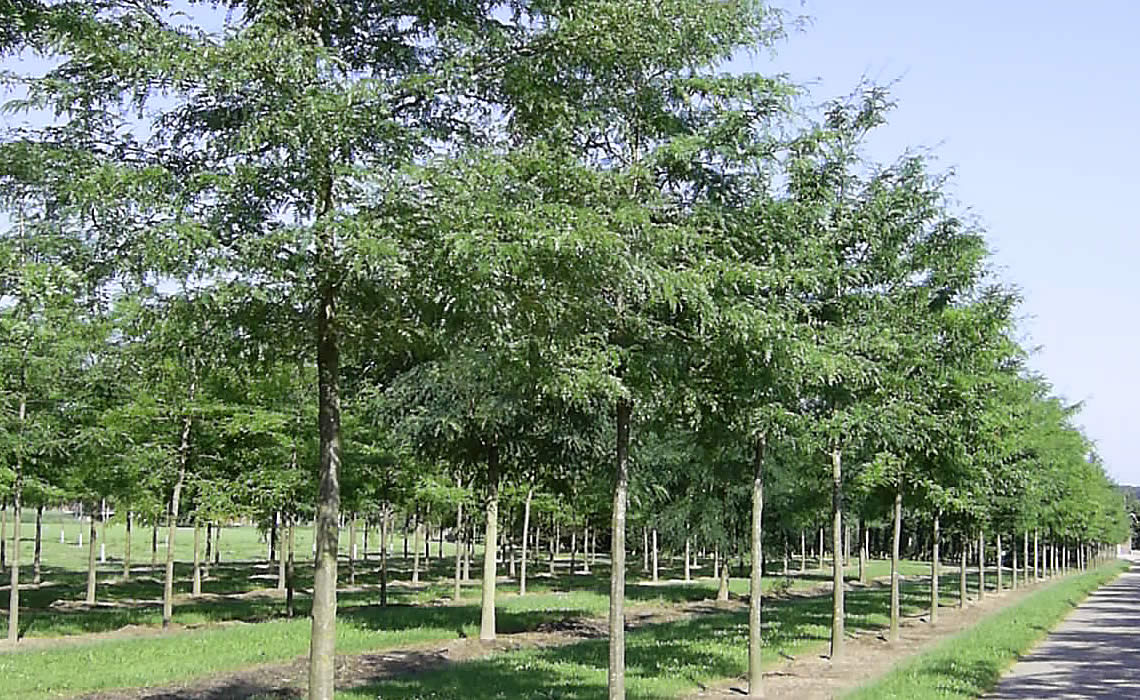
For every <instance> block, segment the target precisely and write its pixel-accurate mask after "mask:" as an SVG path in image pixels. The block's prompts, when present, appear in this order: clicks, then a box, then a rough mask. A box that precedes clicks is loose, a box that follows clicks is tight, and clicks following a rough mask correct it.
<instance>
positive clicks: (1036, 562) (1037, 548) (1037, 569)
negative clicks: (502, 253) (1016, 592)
mask: <svg viewBox="0 0 1140 700" xmlns="http://www.w3.org/2000/svg"><path fill="white" fill-rule="evenodd" d="M1027 534H1028V533H1027ZM1037 535H1038V531H1037V528H1033V579H1034V580H1035V581H1040V580H1041V545H1040V542H1039V541H1038V539H1037Z"/></svg>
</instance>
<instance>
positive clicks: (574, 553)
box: [570, 528, 578, 574]
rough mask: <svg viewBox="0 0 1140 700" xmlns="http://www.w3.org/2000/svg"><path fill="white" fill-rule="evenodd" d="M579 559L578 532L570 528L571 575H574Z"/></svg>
mask: <svg viewBox="0 0 1140 700" xmlns="http://www.w3.org/2000/svg"><path fill="white" fill-rule="evenodd" d="M577 559H578V531H577V530H575V529H574V528H570V573H571V574H573V573H574V567H575V566H576V565H577Z"/></svg>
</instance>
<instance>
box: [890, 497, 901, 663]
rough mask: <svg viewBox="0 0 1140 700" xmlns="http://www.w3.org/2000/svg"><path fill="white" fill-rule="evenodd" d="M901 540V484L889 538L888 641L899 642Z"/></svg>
mask: <svg viewBox="0 0 1140 700" xmlns="http://www.w3.org/2000/svg"><path fill="white" fill-rule="evenodd" d="M901 539H902V484H901V483H900V484H899V486H898V490H896V491H895V512H894V537H892V538H891V630H890V637H889V639H890V641H891V642H892V643H893V642H897V641H898V640H899V542H900V540H901Z"/></svg>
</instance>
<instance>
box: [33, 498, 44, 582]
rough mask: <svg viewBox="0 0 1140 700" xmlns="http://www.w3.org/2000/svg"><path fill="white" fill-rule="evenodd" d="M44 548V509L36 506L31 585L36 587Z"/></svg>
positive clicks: (40, 578) (39, 576) (39, 579)
mask: <svg viewBox="0 0 1140 700" xmlns="http://www.w3.org/2000/svg"><path fill="white" fill-rule="evenodd" d="M43 548H44V507H43V506H42V505H41V506H36V544H35V548H34V549H33V550H32V583H34V584H36V585H37V586H38V585H39V584H40V582H41V580H42V575H41V571H40V563H41V555H42V553H43Z"/></svg>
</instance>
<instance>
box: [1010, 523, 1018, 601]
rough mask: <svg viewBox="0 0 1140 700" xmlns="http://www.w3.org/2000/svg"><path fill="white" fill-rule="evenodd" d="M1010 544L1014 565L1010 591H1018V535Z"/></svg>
mask: <svg viewBox="0 0 1140 700" xmlns="http://www.w3.org/2000/svg"><path fill="white" fill-rule="evenodd" d="M1010 544H1011V545H1012V546H1011V547H1010V548H1009V553H1010V555H1011V556H1012V563H1013V575H1012V576H1010V584H1011V588H1010V590H1014V591H1016V590H1017V535H1016V534H1015V535H1014V536H1013V538H1012V541H1011V542H1010Z"/></svg>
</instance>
